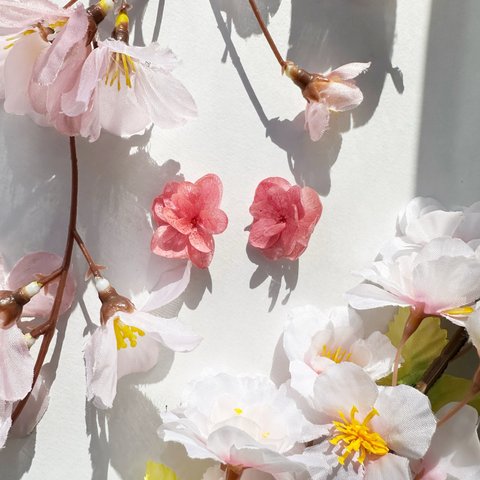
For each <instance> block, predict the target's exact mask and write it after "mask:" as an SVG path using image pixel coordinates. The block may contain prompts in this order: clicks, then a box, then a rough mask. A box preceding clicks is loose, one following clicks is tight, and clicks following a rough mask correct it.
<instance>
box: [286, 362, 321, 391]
mask: <svg viewBox="0 0 480 480" xmlns="http://www.w3.org/2000/svg"><path fill="white" fill-rule="evenodd" d="M290 375H291V376H292V381H291V383H290V384H291V386H292V388H293V389H295V390H296V391H297V392H298V393H300V395H302V396H303V397H305V398H306V399H311V398H312V397H313V386H314V385H315V380H316V379H317V377H318V374H317V373H316V372H315V371H314V370H313V369H312V368H311V367H309V366H308V365H307V364H306V363H305V362H301V361H299V360H293V361H292V362H290Z"/></svg>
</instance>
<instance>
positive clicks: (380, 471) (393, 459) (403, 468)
mask: <svg viewBox="0 0 480 480" xmlns="http://www.w3.org/2000/svg"><path fill="white" fill-rule="evenodd" d="M366 470H367V472H366V475H365V480H387V479H388V480H409V479H411V478H412V472H411V470H410V467H409V464H408V460H407V459H406V458H403V457H399V456H398V455H394V454H392V453H387V454H386V455H384V456H383V457H380V458H377V459H375V460H372V461H370V462H368V463H367V465H366Z"/></svg>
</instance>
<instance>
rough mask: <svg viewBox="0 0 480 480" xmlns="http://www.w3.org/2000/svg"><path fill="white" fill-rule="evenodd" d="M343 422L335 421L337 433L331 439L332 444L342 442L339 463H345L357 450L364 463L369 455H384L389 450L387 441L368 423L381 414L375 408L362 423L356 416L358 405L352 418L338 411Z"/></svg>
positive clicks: (352, 411) (352, 413) (351, 412)
mask: <svg viewBox="0 0 480 480" xmlns="http://www.w3.org/2000/svg"><path fill="white" fill-rule="evenodd" d="M338 413H339V415H340V418H341V419H342V420H343V421H342V422H333V425H334V426H335V430H336V432H337V435H336V436H335V437H334V438H332V439H331V440H330V443H331V444H332V445H338V444H341V447H342V448H343V450H342V453H343V454H342V455H341V456H339V457H338V463H340V464H341V465H343V464H344V463H345V460H346V459H347V458H348V457H349V456H350V455H352V454H354V453H355V452H358V454H359V455H358V458H357V461H358V462H359V463H361V464H363V463H364V461H365V459H366V457H367V455H369V454H371V455H376V456H380V457H381V456H383V455H386V454H387V453H388V452H389V448H388V445H387V442H385V440H384V439H383V438H382V437H381V436H380V435H379V434H378V433H376V432H372V431H371V430H370V427H369V426H368V423H369V422H370V420H372V418H373V417H375V416H376V415H379V413H378V411H377V410H375V409H374V408H373V409H372V410H371V411H370V413H369V414H368V415H367V416H366V417H365V418H364V420H363V422H362V423H360V422H359V421H358V420H357V419H356V418H355V416H356V414H357V413H358V409H357V407H355V406H353V407H352V410H351V411H350V418H349V419H347V418H346V417H345V415H344V413H343V412H338Z"/></svg>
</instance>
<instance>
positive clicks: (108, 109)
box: [62, 39, 197, 141]
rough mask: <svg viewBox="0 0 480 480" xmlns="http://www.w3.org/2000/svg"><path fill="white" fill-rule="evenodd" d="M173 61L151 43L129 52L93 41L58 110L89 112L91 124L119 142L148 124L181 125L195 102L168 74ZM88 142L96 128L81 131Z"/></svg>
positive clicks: (95, 135)
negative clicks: (93, 46) (91, 113)
mask: <svg viewBox="0 0 480 480" xmlns="http://www.w3.org/2000/svg"><path fill="white" fill-rule="evenodd" d="M177 63H178V62H177V60H176V58H175V56H174V54H173V53H172V51H171V50H168V49H161V48H160V46H159V45H158V44H156V43H153V44H151V45H149V46H148V47H131V46H129V45H127V44H126V43H124V42H122V41H118V40H113V39H109V40H106V41H104V42H98V48H95V49H94V50H93V51H92V52H91V53H90V55H89V56H88V58H87V59H86V61H85V63H84V64H83V67H82V70H81V72H80V73H79V75H78V79H77V82H76V84H75V86H74V87H73V88H72V90H70V91H69V92H68V93H65V94H64V95H63V96H62V111H63V112H64V113H65V114H66V115H67V116H71V117H76V116H79V115H83V114H85V113H87V112H88V111H92V112H93V115H92V116H93V117H94V118H93V119H92V121H93V123H94V124H96V125H99V126H100V127H101V128H103V129H105V130H107V131H108V132H110V133H112V134H114V135H118V136H120V137H130V136H131V135H135V134H139V133H143V132H144V131H145V129H146V128H148V127H149V126H150V125H151V124H152V122H153V123H154V124H155V125H157V126H159V127H161V128H172V127H177V126H180V125H183V124H184V123H186V122H187V120H188V119H190V118H193V117H195V116H196V114H197V108H196V105H195V102H194V100H193V98H192V96H191V95H190V93H189V92H188V91H187V89H186V88H185V87H184V85H183V84H182V83H181V82H180V81H179V80H177V79H176V78H175V77H174V76H173V75H172V73H171V72H172V70H173V69H174V68H175V67H176V65H177ZM81 133H82V135H83V134H84V133H85V135H84V136H89V137H90V141H94V140H96V139H97V138H98V135H99V133H100V131H99V129H97V130H94V131H93V130H91V131H90V132H88V131H86V132H81Z"/></svg>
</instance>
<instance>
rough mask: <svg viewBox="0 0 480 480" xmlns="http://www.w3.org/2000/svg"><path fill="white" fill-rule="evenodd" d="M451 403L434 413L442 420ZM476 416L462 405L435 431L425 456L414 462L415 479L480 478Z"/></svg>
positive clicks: (461, 479)
mask: <svg viewBox="0 0 480 480" xmlns="http://www.w3.org/2000/svg"><path fill="white" fill-rule="evenodd" d="M454 406H455V404H454V403H450V404H448V405H445V406H444V407H443V408H441V409H440V410H439V411H438V412H437V418H442V416H443V415H444V414H446V413H447V412H448V411H449V410H450V409H451V408H452V407H454ZM477 427H478V413H477V411H476V410H475V409H474V408H473V407H471V406H469V405H466V406H464V407H463V408H462V409H461V410H460V411H459V412H457V413H456V414H455V416H454V417H452V418H451V419H450V420H448V422H446V423H445V424H444V425H441V426H440V427H438V428H437V431H436V432H435V435H434V436H433V439H432V443H431V445H430V448H429V449H428V452H427V454H426V455H425V457H424V458H423V459H422V460H421V461H417V462H414V463H413V465H412V466H413V471H414V472H415V473H416V474H417V475H416V477H415V480H447V478H448V480H464V479H467V478H471V479H475V478H480V441H479V439H478V432H477Z"/></svg>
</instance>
